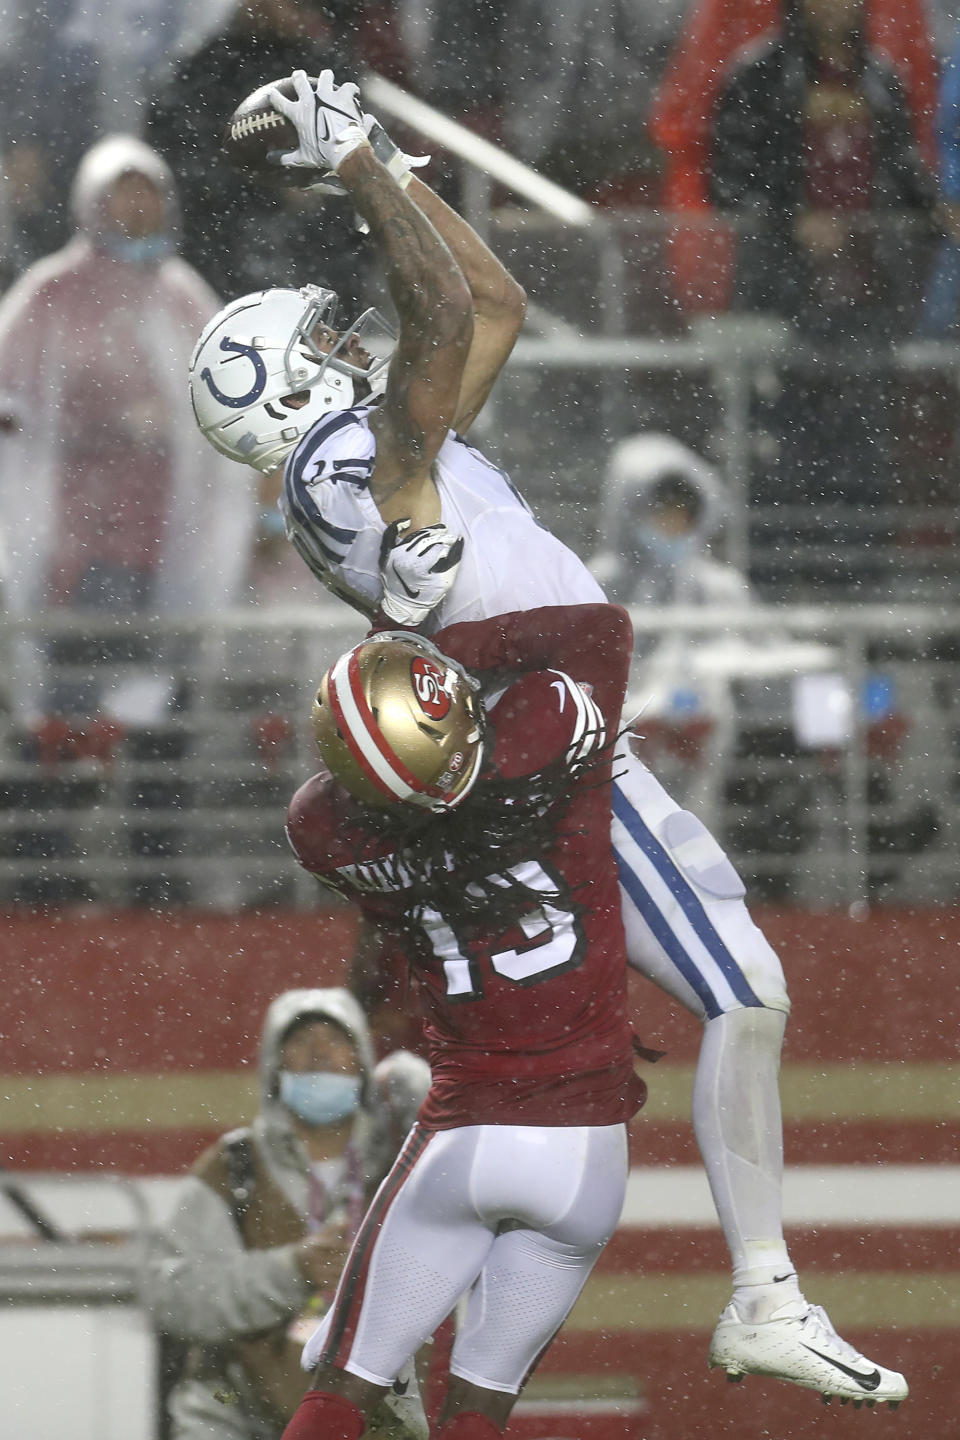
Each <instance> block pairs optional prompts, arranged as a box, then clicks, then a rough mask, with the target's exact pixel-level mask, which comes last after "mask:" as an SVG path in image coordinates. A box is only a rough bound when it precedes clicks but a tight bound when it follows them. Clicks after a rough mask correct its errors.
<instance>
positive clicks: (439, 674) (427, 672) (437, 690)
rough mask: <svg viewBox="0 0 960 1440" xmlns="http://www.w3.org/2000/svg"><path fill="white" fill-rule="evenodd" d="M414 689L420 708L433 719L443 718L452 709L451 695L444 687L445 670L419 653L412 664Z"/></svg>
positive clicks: (411, 671) (411, 672)
mask: <svg viewBox="0 0 960 1440" xmlns="http://www.w3.org/2000/svg"><path fill="white" fill-rule="evenodd" d="M410 674H411V676H412V678H413V691H414V694H415V695H416V697H417V700H418V701H419V702H420V709H421V710H422V711H423V713H424V715H428V716H429V717H430V719H431V720H442V719H443V718H444V716H445V715H447V714H449V711H450V696H449V695H448V694H447V692H446V690H445V689H444V675H443V671H442V670H441V669H440V667H439V666H438V665H435V664H434V663H433V661H432V660H428V659H427V658H426V657H425V656H423V655H418V656H417V658H416V659H415V660H414V661H413V662H412V664H411V666H410Z"/></svg>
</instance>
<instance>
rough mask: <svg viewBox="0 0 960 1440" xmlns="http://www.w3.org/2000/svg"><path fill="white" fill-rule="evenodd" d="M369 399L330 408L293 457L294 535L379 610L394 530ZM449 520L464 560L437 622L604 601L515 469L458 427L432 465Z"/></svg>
mask: <svg viewBox="0 0 960 1440" xmlns="http://www.w3.org/2000/svg"><path fill="white" fill-rule="evenodd" d="M370 413H371V410H370V407H364V408H361V409H354V410H341V411H339V412H338V413H336V414H333V415H328V416H325V417H324V418H323V419H322V420H319V421H318V422H317V424H316V425H314V426H313V428H312V429H311V430H310V431H308V433H307V434H306V435H305V436H304V438H303V439H302V440H301V442H300V444H299V445H298V446H297V448H296V450H294V452H293V454H292V455H291V456H290V458H289V459H288V461H287V463H286V467H285V470H284V481H283V494H282V497H281V501H280V505H281V508H282V510H283V516H284V520H285V522H286V527H287V536H288V538H289V540H290V541H291V543H292V544H293V545H294V546H295V547H296V549H297V550H298V551H299V552H300V554H301V556H302V557H303V559H304V560H305V561H306V563H307V564H308V565H309V566H310V569H311V570H312V571H313V573H314V574H315V575H316V576H317V578H318V579H319V580H321V581H322V582H323V584H324V585H326V586H327V587H328V589H330V590H332V591H333V592H334V593H335V594H337V595H340V596H341V597H342V598H343V599H345V600H347V601H349V603H350V604H351V605H353V606H355V607H356V609H358V610H360V611H362V612H363V613H364V614H365V615H368V616H370V615H372V614H373V612H374V611H375V609H376V608H377V605H378V604H379V602H380V597H381V595H382V589H381V586H380V543H381V540H382V538H383V532H384V530H385V528H386V526H385V523H384V521H383V518H382V516H381V514H380V511H379V510H378V509H377V506H376V504H375V502H374V500H373V497H372V495H371V494H370V477H371V475H372V473H373V467H374V462H375V460H376V454H377V442H376V437H375V436H374V435H373V433H372V431H371V429H370V424H369V417H370ZM433 478H434V481H435V483H436V486H437V490H438V492H439V495H440V505H441V519H442V520H443V523H444V525H446V526H447V528H448V529H449V530H451V531H453V533H454V534H455V535H462V536H463V538H464V551H463V559H462V560H461V562H460V568H459V570H458V571H457V578H456V580H455V581H454V583H453V585H452V587H451V589H450V591H449V592H448V594H447V596H446V598H445V599H444V600H443V601H442V603H441V604H440V605H439V606H438V607H437V610H436V611H435V612H434V616H433V617H432V624H433V628H439V627H440V626H442V625H450V624H453V623H454V622H455V621H460V620H483V619H486V618H487V617H489V616H491V615H502V614H505V613H507V612H509V611H511V610H530V609H534V608H536V607H538V606H541V605H582V604H586V603H592V602H595V601H598V600H603V598H604V596H603V592H602V591H601V589H600V587H599V585H598V584H597V582H596V581H595V580H594V578H593V576H592V575H591V574H590V572H589V570H588V569H587V567H586V566H585V565H584V563H583V561H582V560H580V559H579V558H578V557H577V556H576V555H574V553H573V551H572V550H569V549H568V548H567V546H566V545H564V544H562V543H561V541H559V540H558V539H557V538H556V536H555V535H551V534H550V532H549V530H545V529H544V528H543V526H542V525H540V524H539V523H538V522H537V521H536V519H535V518H534V516H533V514H532V513H531V511H530V509H529V507H528V506H527V505H526V503H525V502H524V500H523V499H522V497H521V496H520V495H519V494H518V492H517V491H516V490H515V489H514V487H513V485H512V484H511V482H510V479H509V477H508V476H507V475H505V474H504V472H503V471H502V470H498V469H497V467H496V466H495V465H492V464H491V463H490V461H489V460H487V459H485V458H484V456H483V455H482V454H481V453H480V451H479V450H477V449H475V448H474V446H472V445H469V444H467V442H466V441H465V440H463V439H461V437H460V436H459V435H456V434H455V433H454V432H453V431H452V430H451V431H450V433H449V434H448V435H447V438H446V439H445V440H444V442H443V444H442V446H441V447H440V453H439V454H438V456H437V458H436V461H435V462H434V465H433Z"/></svg>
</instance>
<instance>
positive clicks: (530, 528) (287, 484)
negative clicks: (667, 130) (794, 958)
mask: <svg viewBox="0 0 960 1440" xmlns="http://www.w3.org/2000/svg"><path fill="white" fill-rule="evenodd" d="M294 82H295V86H296V90H297V96H298V98H297V99H296V100H287V99H285V98H284V97H283V96H281V95H280V94H278V93H277V92H276V91H274V92H273V96H272V103H273V104H274V106H275V107H276V108H277V109H278V110H280V111H281V112H282V113H283V114H285V115H286V116H287V118H288V119H289V120H291V121H292V123H293V124H294V125H295V127H296V129H297V133H298V136H299V146H298V148H297V150H296V151H293V152H290V153H288V154H286V155H284V156H283V163H284V164H287V165H292V166H308V167H312V168H319V169H321V170H323V171H325V172H327V174H328V177H329V182H330V188H331V189H332V190H336V189H340V190H342V191H343V192H344V193H346V194H348V196H349V198H350V201H351V203H352V204H353V206H354V207H355V208H356V210H357V211H358V213H359V214H360V216H361V217H362V218H363V219H364V221H365V222H366V223H367V225H368V226H369V230H370V234H371V237H372V239H373V241H374V243H375V244H376V245H377V246H378V248H379V250H380V252H381V255H382V258H383V261H384V265H385V268H386V276H387V282H388V285H389V288H390V293H391V297H392V299H393V303H394V306H395V308H396V312H397V316H398V319H399V334H398V336H397V337H396V341H395V345H394V348H393V350H392V353H391V354H389V355H386V354H382V353H378V352H377V348H376V344H375V342H374V341H373V340H370V339H368V336H370V335H371V334H372V333H373V330H374V329H375V328H376V327H377V326H379V327H380V328H381V330H382V329H383V328H384V326H383V322H382V320H381V317H379V316H377V315H376V312H374V311H367V312H365V314H364V315H362V316H361V317H360V318H359V320H357V321H355V322H354V323H353V324H352V325H348V326H346V327H345V328H341V327H338V325H337V317H336V305H337V301H336V296H335V295H333V294H332V292H330V291H325V290H322V289H319V288H316V287H306V288H305V289H303V290H281V291H266V292H261V293H259V294H255V295H248V296H245V297H243V298H242V299H240V300H236V301H234V302H233V303H232V304H231V305H228V306H227V308H226V309H225V310H223V311H221V313H220V314H219V315H217V316H215V317H214V318H213V319H212V320H211V321H210V323H209V324H208V326H207V327H206V329H205V330H204V332H203V335H202V336H201V338H200V340H199V342H198V345H197V348H196V351H195V352H194V356H193V360H192V362H191V373H190V388H191V394H192V397H193V405H194V410H195V413H196V416H197V421H198V423H199V425H200V427H201V429H202V430H203V431H204V433H205V434H206V435H207V438H208V439H209V440H210V442H211V443H212V444H213V445H214V446H215V447H216V448H217V449H218V450H220V451H222V452H223V453H225V454H228V455H231V456H233V458H234V459H236V460H238V461H240V462H242V463H244V464H248V465H254V466H257V467H258V468H260V469H262V470H264V471H267V472H269V471H271V470H273V469H274V468H276V467H279V466H281V465H282V466H283V475H284V478H283V500H282V508H283V511H284V515H285V519H286V524H287V532H288V535H289V538H290V539H291V541H292V543H293V544H294V545H295V546H296V548H297V549H298V550H299V552H300V554H301V555H302V556H303V558H304V559H305V560H306V562H307V564H308V565H309V566H310V568H311V569H312V570H313V571H314V573H315V574H316V575H317V576H318V577H319V579H320V580H322V581H323V583H324V584H325V585H327V586H328V587H329V588H330V589H331V590H333V591H334V592H335V593H337V594H340V595H341V596H343V597H344V598H346V599H348V600H349V601H350V602H351V603H352V604H354V605H355V606H356V607H357V608H359V609H360V610H362V611H363V612H364V613H366V614H367V615H369V616H373V615H374V614H375V613H376V612H377V610H378V607H381V608H382V610H383V612H384V613H385V615H386V616H387V617H388V619H389V620H390V622H391V623H393V624H394V625H396V624H401V625H411V626H418V625H419V626H422V627H423V628H424V629H425V630H426V631H428V632H430V631H432V630H434V629H437V628H439V627H440V626H441V625H447V624H451V623H452V622H454V621H458V620H478V619H483V618H486V617H489V616H491V615H496V614H500V613H504V612H508V611H515V610H522V609H527V608H530V607H534V606H543V605H557V604H560V605H562V604H582V603H585V602H590V601H595V600H597V599H600V598H602V596H601V592H600V590H599V587H598V586H597V584H596V582H595V581H594V580H593V578H592V576H591V575H590V574H589V572H588V571H587V569H586V567H585V566H584V565H583V564H582V562H581V561H580V560H579V559H578V558H577V557H576V556H575V555H574V554H573V553H572V552H571V551H570V550H568V549H567V547H566V546H564V545H562V544H561V543H560V541H558V540H557V539H556V538H555V537H554V536H553V535H551V534H550V533H549V532H548V531H546V530H544V529H543V528H542V527H541V526H540V525H539V524H538V523H537V521H536V520H535V518H534V517H533V515H532V514H531V512H530V510H529V509H528V508H527V506H526V505H525V504H524V502H523V500H522V499H521V498H520V496H519V495H518V494H517V492H516V491H515V489H514V488H513V486H512V484H511V483H510V481H509V479H508V478H507V476H506V475H504V474H503V472H502V471H500V470H498V469H497V467H496V466H494V465H492V464H491V463H490V462H489V461H488V460H486V459H485V458H484V456H483V455H482V454H481V453H480V451H478V450H477V449H475V448H474V447H473V446H471V445H470V444H469V443H468V442H467V441H466V440H465V439H464V438H463V437H464V435H465V433H466V432H467V430H468V429H469V427H470V425H471V423H472V422H473V420H474V419H475V418H476V416H477V415H478V414H479V412H480V410H481V408H482V406H483V404H484V402H485V400H486V398H487V396H488V395H489V393H490V390H491V388H492V386H493V383H494V381H495V380H496V378H497V376H498V374H499V373H500V371H501V369H502V367H503V365H504V363H505V361H506V359H507V357H508V356H509V354H510V351H511V349H512V348H513V345H514V342H515V340H516V337H517V335H518V333H519V331H520V327H521V325H522V323H523V316H524V308H525V296H524V293H523V291H522V289H521V288H520V286H519V285H518V284H517V283H516V282H515V281H514V280H513V279H512V277H511V276H510V275H509V274H508V273H507V271H506V270H505V269H504V268H503V266H502V265H501V264H500V262H499V261H498V260H497V259H496V257H495V256H494V255H493V254H492V252H491V251H490V250H489V249H488V247H487V246H486V245H485V244H484V243H483V241H482V240H481V239H480V238H479V236H478V235H477V234H476V233H475V232H474V231H473V229H472V228H471V227H470V226H469V225H468V224H467V223H466V222H465V221H464V220H463V219H462V218H461V217H460V216H458V215H457V214H456V213H455V212H454V211H453V210H452V209H450V208H449V207H448V206H446V205H445V204H444V202H443V201H441V200H440V199H439V197H438V196H436V195H435V194H434V193H433V192H432V191H431V190H430V189H429V187H428V186H426V185H425V184H423V183H422V182H421V181H420V180H418V179H417V178H415V177H414V176H413V175H412V173H411V170H410V168H409V164H408V159H407V157H405V156H403V155H402V153H401V152H400V151H398V150H397V149H396V147H395V146H393V145H392V144H391V142H389V140H388V139H387V137H386V136H385V135H384V133H383V131H382V129H381V128H380V126H379V125H378V124H377V123H376V121H374V120H373V119H372V117H370V116H368V115H365V114H364V113H363V111H362V108H361V106H360V103H359V96H358V93H357V89H356V87H355V86H353V85H350V84H347V85H337V84H336V83H335V81H334V79H333V76H332V74H331V73H330V72H329V71H325V72H323V74H322V75H321V76H320V77H319V79H318V80H317V81H310V80H308V78H307V76H306V75H305V74H303V72H296V73H295V75H294ZM365 347H366V348H365ZM371 352H373V353H372V354H371ZM461 537H462V540H461ZM381 551H384V553H385V555H386V562H385V565H384V570H383V575H384V577H385V580H384V582H382V581H381V572H380V560H381ZM461 552H462V553H461ZM621 769H622V770H623V774H622V775H621V776H620V777H619V779H618V782H617V784H616V785H615V787H614V807H613V808H614V813H613V837H614V844H615V849H616V853H617V859H618V865H619V870H620V883H621V894H622V899H623V920H624V928H625V931H626V937H627V948H628V954H629V956H630V961H631V964H633V965H634V967H635V968H636V969H638V970H640V971H641V972H642V973H643V974H645V975H647V976H649V978H650V979H652V980H653V981H654V983H655V984H657V985H659V986H660V987H661V988H662V989H664V990H665V991H667V993H668V994H670V995H672V996H673V997H675V998H676V999H677V1000H679V1001H680V1002H681V1003H682V1004H684V1005H685V1006H686V1007H687V1008H688V1009H689V1010H691V1011H692V1012H693V1013H694V1014H696V1015H697V1016H699V1018H700V1019H701V1020H702V1021H703V1022H704V1033H703V1040H702V1044H701V1050H700V1058H699V1061H698V1065H697V1073H696V1081H695V1087H694V1101H693V1122H694V1130H695V1133H696V1137H697V1141H698V1144H699V1146H700V1151H701V1154H702V1156H703V1160H704V1164H705V1167H706V1171H707V1176H708V1179H709V1182H710V1186H711V1191H712V1194H713V1198H714V1202H715V1204H716V1207H717V1211H718V1214H719V1217H720V1223H721V1225H722V1227H723V1231H724V1235H725V1238H726V1240H727V1244H728V1246H729V1248H730V1253H731V1259H732V1263H733V1284H734V1290H733V1296H732V1298H731V1301H730V1303H729V1304H728V1305H727V1307H726V1308H725V1309H724V1311H723V1313H722V1315H721V1316H720V1319H719V1322H718V1324H717V1327H716V1329H715V1331H714V1334H713V1338H712V1340H711V1344H710V1351H709V1361H710V1363H711V1365H719V1366H721V1367H722V1368H723V1369H724V1370H725V1371H726V1372H727V1374H728V1375H729V1376H730V1377H731V1378H733V1379H739V1378H740V1377H741V1376H742V1375H743V1374H745V1373H758V1374H766V1375H771V1376H775V1377H778V1378H780V1379H784V1380H790V1381H793V1382H794V1383H796V1384H798V1385H802V1386H805V1387H807V1388H809V1389H813V1390H817V1391H819V1392H820V1393H821V1394H822V1395H823V1396H824V1397H825V1398H830V1397H831V1396H834V1395H836V1396H839V1397H840V1398H841V1399H843V1400H852V1401H853V1402H854V1404H856V1405H859V1404H861V1403H863V1402H864V1401H866V1402H867V1404H874V1403H876V1402H877V1401H889V1402H890V1403H891V1404H894V1405H895V1404H898V1403H899V1402H900V1401H901V1400H902V1399H903V1398H904V1397H905V1396H906V1394H907V1385H906V1382H905V1381H904V1379H903V1377H902V1376H901V1375H899V1374H896V1373H895V1372H892V1371H888V1370H885V1369H883V1368H882V1367H880V1366H877V1365H875V1364H874V1363H873V1362H872V1361H869V1360H867V1359H865V1358H864V1356H862V1355H860V1354H859V1353H858V1352H857V1351H856V1350H855V1349H854V1348H853V1347H852V1346H850V1345H849V1344H847V1342H845V1341H843V1340H842V1339H840V1337H839V1336H838V1335H837V1333H836V1331H835V1330H834V1329H833V1326H832V1325H831V1324H830V1321H829V1319H828V1318H827V1316H826V1315H825V1314H824V1312H823V1311H822V1310H821V1309H820V1308H819V1307H817V1306H814V1305H811V1304H809V1303H808V1302H807V1300H806V1299H805V1298H804V1296H803V1294H802V1292H801V1290H800V1287H799V1283H798V1280H797V1276H796V1272H795V1270H794V1267H793V1264H792V1262H791V1260H790V1258H789V1255H788V1252H787V1248H786V1244H785V1241H784V1237H783V1227H782V1217H781V1183H782V1167H783V1159H782V1124H781V1115H780V1100H779V1063H780V1048H781V1044H782V1039H783V1031H784V1026H785V1023H786V1017H787V1013H788V1011H789V1000H788V997H787V992H786V985H785V982H784V977H783V972H782V969H781V966H780V962H779V960H778V959H777V956H776V955H775V954H774V952H773V950H772V949H771V947H770V945H769V944H768V943H767V941H766V939H765V938H764V936H763V935H762V933H761V932H760V931H759V929H758V928H757V927H756V926H755V925H754V924H753V921H752V920H751V918H750V915H749V912H748V910H747V908H746V905H745V904H744V888H743V885H742V883H741V881H740V879H739V876H738V875H737V873H736V871H735V869H734V868H733V866H732V865H731V864H730V862H729V860H727V858H726V856H725V855H724V853H723V851H722V850H721V848H720V846H719V845H718V844H717V842H716V841H715V840H714V839H713V837H712V836H711V835H710V834H709V833H708V832H707V830H706V829H705V828H704V827H703V825H701V823H700V822H699V821H698V820H697V819H696V818H695V817H694V816H693V815H692V814H690V813H689V812H686V811H683V810H681V809H680V807H679V806H678V805H677V804H676V803H675V802H674V801H673V800H671V798H670V797H669V796H668V795H667V794H666V792H665V791H664V790H663V788H662V787H661V786H660V785H659V783H658V782H657V781H656V779H655V778H654V777H653V776H652V775H651V774H650V772H649V770H647V769H646V767H645V766H644V765H643V764H642V763H641V762H640V761H639V760H638V759H636V757H634V756H632V755H629V754H628V755H625V756H624V757H623V764H622V766H621Z"/></svg>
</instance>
